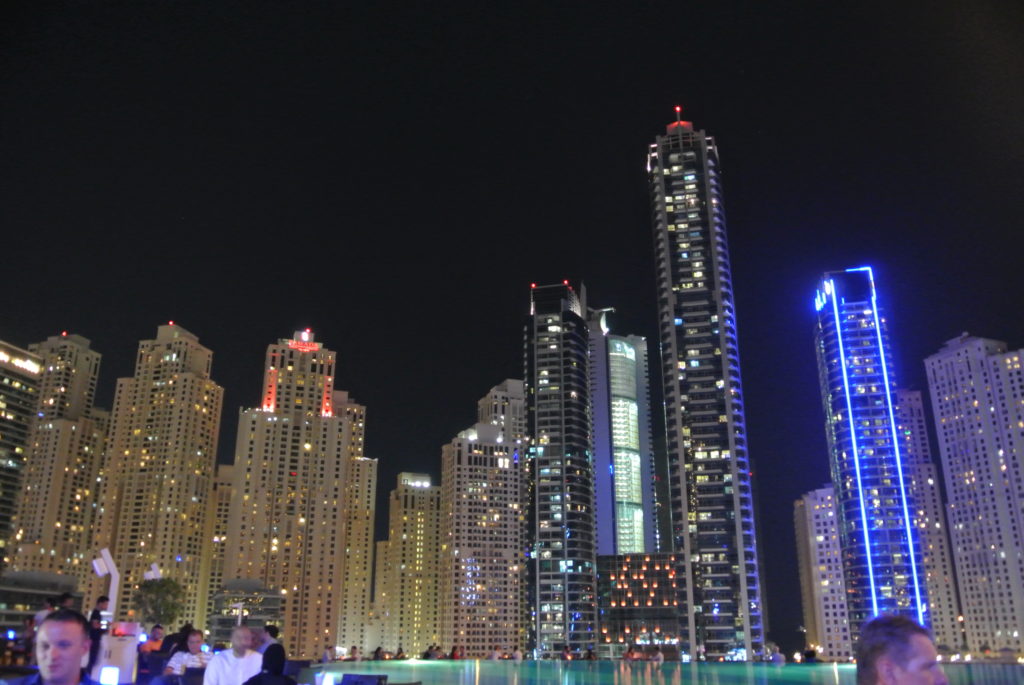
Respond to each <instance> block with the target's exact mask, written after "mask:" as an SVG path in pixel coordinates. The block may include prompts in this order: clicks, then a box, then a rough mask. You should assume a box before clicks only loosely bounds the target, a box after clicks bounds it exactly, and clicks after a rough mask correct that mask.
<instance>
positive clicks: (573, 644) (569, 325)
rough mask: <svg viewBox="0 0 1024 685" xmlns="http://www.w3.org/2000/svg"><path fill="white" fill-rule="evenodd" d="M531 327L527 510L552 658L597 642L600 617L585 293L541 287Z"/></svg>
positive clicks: (536, 592) (545, 645)
mask: <svg viewBox="0 0 1024 685" xmlns="http://www.w3.org/2000/svg"><path fill="white" fill-rule="evenodd" d="M530 295H531V297H530V317H529V320H528V322H527V324H526V406H527V417H528V422H529V431H530V437H531V439H530V447H529V460H530V465H529V468H530V475H531V477H532V484H531V488H532V490H531V497H530V514H529V517H528V526H529V535H530V539H529V543H528V544H529V545H530V547H531V549H530V559H529V562H528V563H529V571H530V581H529V586H528V593H529V598H530V599H529V606H530V608H531V610H532V611H533V621H532V626H531V628H532V631H531V632H532V635H531V647H533V648H534V649H535V650H536V654H537V656H538V658H541V657H548V658H554V657H557V656H558V655H559V653H560V652H561V651H562V649H563V648H564V647H565V646H568V647H569V648H570V649H571V650H574V651H576V650H585V649H588V648H590V647H593V645H594V643H595V641H596V639H597V635H596V623H597V586H596V580H597V578H596V572H597V568H596V553H597V544H596V543H597V540H596V535H595V532H596V531H595V521H594V463H593V454H592V435H591V422H590V385H589V378H588V368H589V366H588V359H589V357H588V327H587V322H586V320H585V319H584V314H585V312H586V296H585V291H584V289H583V287H582V286H581V287H580V291H579V292H577V291H576V290H575V289H574V288H573V287H572V286H570V285H569V282H568V281H565V282H564V283H562V284H560V285H549V286H541V287H536V286H534V287H533V288H532V290H531V292H530Z"/></svg>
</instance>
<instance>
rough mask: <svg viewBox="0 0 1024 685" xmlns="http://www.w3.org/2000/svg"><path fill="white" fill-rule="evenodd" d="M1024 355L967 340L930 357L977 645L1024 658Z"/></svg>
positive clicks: (969, 625)
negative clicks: (1013, 653)
mask: <svg viewBox="0 0 1024 685" xmlns="http://www.w3.org/2000/svg"><path fill="white" fill-rule="evenodd" d="M1022 359H1024V350H1008V349H1007V345H1006V343H1005V342H1002V341H999V340H989V339H987V338H977V337H974V336H970V335H968V334H967V333H964V334H963V335H962V336H960V337H959V338H955V339H953V340H950V341H948V342H947V343H946V344H945V345H944V346H943V347H942V349H941V350H939V351H938V352H936V353H935V354H933V355H932V356H930V357H928V358H927V359H925V368H926V369H927V372H928V386H929V389H930V391H931V396H932V413H933V415H934V417H935V424H936V425H935V428H936V433H937V434H938V439H939V455H940V457H941V459H942V473H943V477H944V478H945V483H946V495H947V496H948V497H949V529H950V537H951V538H952V542H953V563H954V565H955V567H956V575H957V578H958V580H959V581H960V595H961V599H962V600H963V610H964V619H965V620H964V623H965V628H966V630H967V646H968V647H969V648H970V649H971V650H972V651H975V652H977V651H981V650H984V649H985V648H988V649H990V650H992V652H994V653H998V652H999V651H1000V650H1003V649H1009V650H1010V651H1011V652H1015V653H1020V652H1021V651H1022V650H1024V538H1022V535H1024V364H1022V361H1021V360H1022Z"/></svg>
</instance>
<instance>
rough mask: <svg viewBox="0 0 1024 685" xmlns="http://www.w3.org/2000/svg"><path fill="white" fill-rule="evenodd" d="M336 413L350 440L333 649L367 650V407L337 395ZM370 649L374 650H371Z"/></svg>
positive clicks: (373, 496) (371, 498)
mask: <svg viewBox="0 0 1024 685" xmlns="http://www.w3.org/2000/svg"><path fill="white" fill-rule="evenodd" d="M335 411H336V412H337V413H338V414H339V415H343V416H345V417H346V418H348V420H349V422H350V423H351V426H352V438H351V440H350V442H349V446H348V473H347V475H346V481H345V494H344V500H345V501H344V509H343V510H342V526H343V527H344V536H343V539H344V540H345V565H344V566H343V567H342V583H341V616H340V618H339V620H338V639H337V642H336V644H335V646H336V647H340V648H344V649H348V648H349V647H351V646H352V645H356V646H357V647H359V648H360V649H366V648H367V647H368V645H367V638H368V636H369V620H370V607H371V599H372V597H371V594H370V589H371V586H370V581H371V579H372V574H373V566H374V563H373V557H374V541H373V536H374V526H375V521H376V515H377V466H378V464H377V460H376V459H370V458H369V457H366V456H365V455H364V454H363V437H364V434H365V425H366V407H364V406H363V405H361V404H357V403H355V402H353V401H351V400H350V399H349V397H348V394H347V393H340V394H339V395H338V396H337V401H336V402H335ZM370 649H373V647H370Z"/></svg>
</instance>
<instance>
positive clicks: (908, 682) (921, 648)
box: [857, 616, 949, 685]
mask: <svg viewBox="0 0 1024 685" xmlns="http://www.w3.org/2000/svg"><path fill="white" fill-rule="evenodd" d="M948 683H949V681H948V680H946V674H945V673H944V672H943V670H942V666H940V665H939V661H938V654H937V653H936V652H935V645H934V644H932V638H931V636H930V635H929V634H928V631H927V630H925V629H924V628H922V627H921V626H920V625H918V624H917V623H915V622H914V621H912V620H911V619H909V618H906V617H905V616H879V617H877V618H874V619H872V620H870V621H868V622H867V623H865V624H864V627H863V628H861V631H860V640H859V641H858V643H857V685H948Z"/></svg>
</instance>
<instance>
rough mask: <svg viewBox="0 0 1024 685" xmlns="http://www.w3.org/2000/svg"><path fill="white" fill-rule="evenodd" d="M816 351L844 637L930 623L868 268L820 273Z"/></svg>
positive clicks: (882, 330)
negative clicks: (905, 621)
mask: <svg viewBox="0 0 1024 685" xmlns="http://www.w3.org/2000/svg"><path fill="white" fill-rule="evenodd" d="M814 302H815V308H816V309H817V312H818V324H817V326H816V328H815V341H814V342H815V349H816V351H817V357H818V378H819V381H820V384H821V398H822V404H823V407H824V412H825V433H826V436H827V438H828V446H829V457H830V466H831V471H832V485H833V487H834V488H835V502H836V514H837V517H838V519H839V542H840V546H841V547H842V550H843V573H844V578H845V582H846V593H847V606H848V608H849V614H850V624H851V625H850V627H851V637H852V638H853V640H854V641H855V642H856V639H857V636H858V634H859V632H860V626H862V625H863V624H864V623H865V622H866V621H867V620H869V619H871V618H872V617H874V616H877V615H878V614H882V613H887V614H902V615H905V616H909V617H911V618H913V619H915V620H916V621H918V622H919V623H922V624H925V625H928V624H930V622H931V620H930V616H929V613H928V611H927V607H928V601H927V600H928V598H927V590H926V588H925V575H924V567H923V566H922V559H921V550H920V546H919V545H918V542H917V535H916V532H915V529H914V523H913V512H914V506H913V502H912V499H911V496H910V474H909V472H908V470H907V464H906V462H905V459H904V457H903V455H902V454H901V444H900V440H899V436H898V433H897V428H896V407H895V398H894V394H893V391H892V384H893V368H892V353H891V351H890V349H889V336H888V331H887V330H886V322H885V318H884V317H883V316H882V314H881V312H879V308H878V298H877V294H876V291H875V281H874V277H873V274H872V272H871V268H870V267H861V268H856V269H848V270H846V271H834V272H829V273H826V274H825V275H824V277H823V278H822V281H821V284H820V285H819V287H818V291H817V294H816V296H815V299H814Z"/></svg>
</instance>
